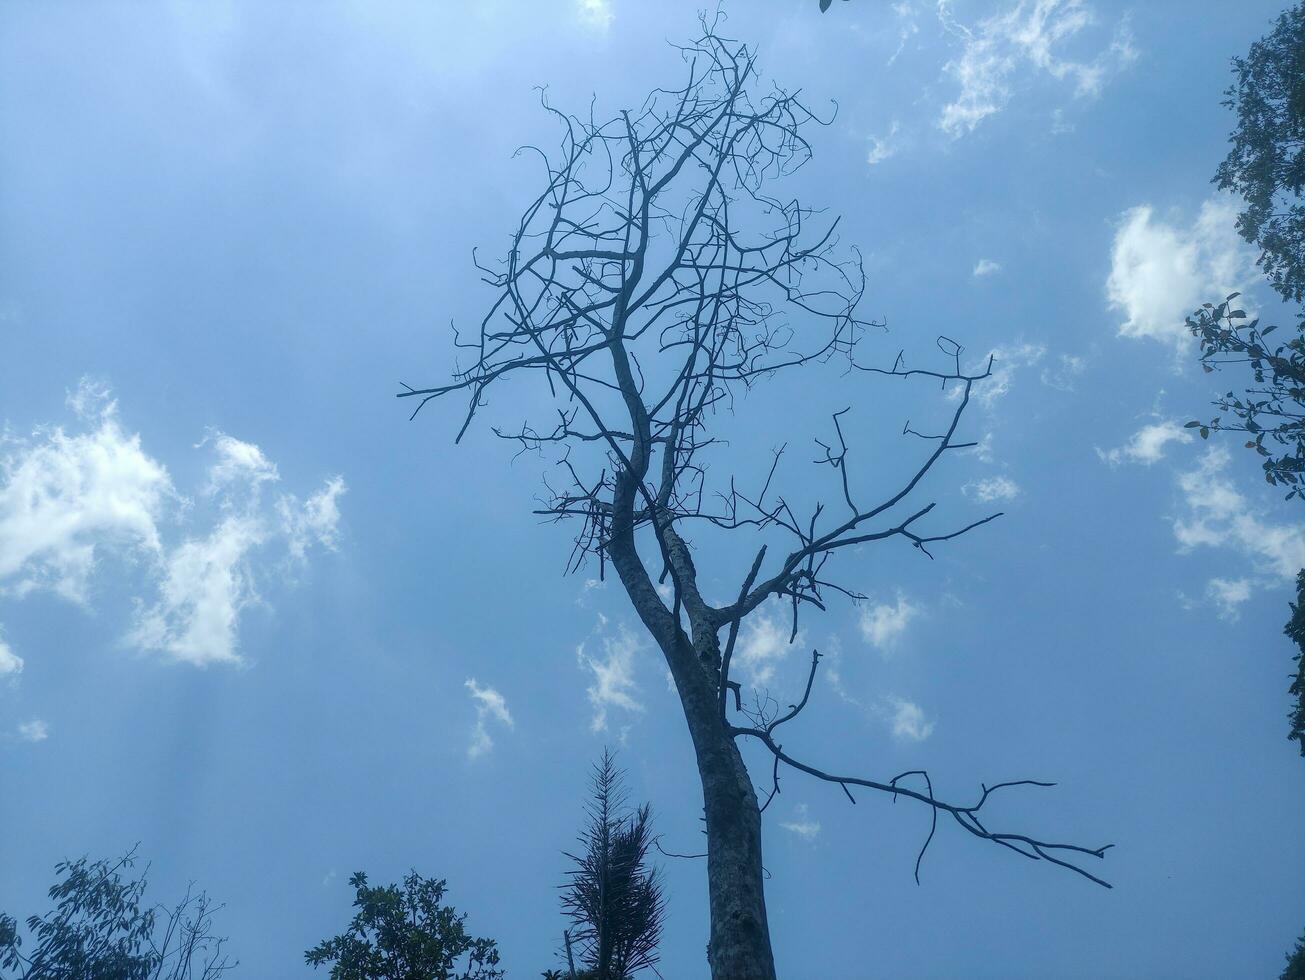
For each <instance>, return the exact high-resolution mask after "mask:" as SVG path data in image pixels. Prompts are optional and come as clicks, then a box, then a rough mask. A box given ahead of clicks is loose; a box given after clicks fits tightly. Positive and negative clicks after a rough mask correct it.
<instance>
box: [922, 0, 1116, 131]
mask: <svg viewBox="0 0 1305 980" xmlns="http://www.w3.org/2000/svg"><path fill="white" fill-rule="evenodd" d="M938 16H939V19H940V20H941V21H942V24H943V27H944V28H945V29H946V30H947V31H948V32H949V33H950V34H951V35H952V36H953V37H955V38H957V39H958V41H959V42H960V45H961V52H960V54H959V55H958V56H957V57H956V58H953V59H952V60H951V61H949V62H948V63H947V65H946V66H945V68H944V72H945V73H946V74H947V75H949V76H950V77H951V78H952V80H953V81H954V82H955V83H956V85H957V87H958V89H959V91H958V92H957V94H956V97H955V99H953V100H952V101H951V102H949V103H947V104H946V105H945V106H943V110H942V114H941V116H940V117H939V119H938V126H939V128H941V129H942V130H943V131H944V132H945V133H947V134H949V135H950V136H952V137H953V138H958V137H960V136H963V135H964V134H966V133H970V132H973V131H974V129H975V128H976V127H977V126H978V125H979V124H980V123H982V122H983V120H985V119H987V118H988V117H990V116H992V115H995V114H996V113H998V112H1000V111H1001V110H1002V109H1003V108H1005V107H1006V105H1007V103H1008V102H1009V101H1010V99H1011V96H1012V92H1013V86H1014V80H1015V79H1016V78H1017V77H1018V76H1019V75H1021V74H1038V73H1045V74H1046V75H1049V76H1050V77H1052V78H1053V79H1056V80H1058V81H1068V82H1070V83H1072V84H1073V94H1074V96H1075V97H1076V98H1090V97H1094V96H1096V95H1098V94H1100V92H1101V89H1102V87H1103V86H1104V84H1105V82H1106V80H1107V79H1108V78H1109V77H1110V76H1111V75H1113V74H1114V73H1116V72H1117V71H1119V70H1120V69H1121V68H1122V67H1124V66H1125V65H1127V64H1128V63H1130V62H1131V61H1132V60H1133V59H1134V58H1135V57H1136V51H1135V50H1134V48H1133V45H1132V37H1131V33H1130V31H1129V28H1128V22H1127V20H1124V21H1121V22H1120V23H1119V24H1118V25H1117V26H1116V28H1115V32H1114V37H1113V39H1112V40H1111V42H1110V44H1109V45H1108V46H1107V47H1105V48H1104V49H1102V50H1100V51H1099V52H1098V53H1097V54H1096V55H1094V56H1093V57H1092V58H1091V59H1090V60H1087V61H1079V60H1075V59H1073V58H1068V57H1065V56H1063V55H1062V54H1061V53H1060V52H1061V50H1062V49H1063V48H1064V47H1065V45H1066V44H1068V43H1069V42H1070V41H1071V40H1072V39H1073V38H1074V37H1075V36H1076V35H1078V34H1080V32H1082V31H1084V29H1086V28H1088V27H1090V26H1092V25H1093V24H1094V23H1095V22H1096V14H1095V11H1094V10H1093V8H1092V7H1091V6H1089V5H1088V4H1087V3H1085V2H1083V0H1019V2H1018V3H1016V4H1014V5H1013V6H1012V7H1010V8H1009V9H1007V10H1006V11H1005V12H1004V13H999V14H996V15H994V16H992V17H989V18H987V19H986V20H983V21H981V22H979V24H977V25H976V26H975V27H973V28H970V27H966V26H965V25H963V24H961V23H960V22H959V21H958V20H957V19H956V18H955V16H954V15H953V14H952V11H951V4H950V3H949V2H948V0H939V3H938Z"/></svg>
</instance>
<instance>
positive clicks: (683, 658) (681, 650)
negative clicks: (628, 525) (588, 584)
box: [610, 541, 775, 980]
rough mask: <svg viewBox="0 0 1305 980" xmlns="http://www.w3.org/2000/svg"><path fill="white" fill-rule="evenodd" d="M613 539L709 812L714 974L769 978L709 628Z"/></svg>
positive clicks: (750, 796)
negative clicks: (674, 612) (675, 614)
mask: <svg viewBox="0 0 1305 980" xmlns="http://www.w3.org/2000/svg"><path fill="white" fill-rule="evenodd" d="M622 543H628V545H632V544H633V542H632V541H628V542H616V544H617V546H616V547H614V548H612V550H611V552H610V553H611V555H612V564H613V566H614V567H615V568H616V571H617V574H618V575H619V576H620V577H621V581H622V584H624V585H625V587H626V592H627V593H628V594H629V596H630V599H631V601H632V602H633V603H634V607H635V611H636V612H637V613H638V614H639V618H640V619H641V620H642V621H643V624H644V625H645V626H646V627H647V628H648V631H649V632H650V633H651V634H652V636H653V638H654V639H655V640H656V641H657V645H658V646H659V647H660V648H661V651H662V653H663V654H664V655H665V657H666V663H667V665H668V666H669V667H670V671H671V676H672V677H673V678H674V680H675V686H676V689H677V691H678V693H679V696H680V703H681V705H682V706H683V708H684V718H685V721H686V722H687V723H688V726H689V735H690V737H691V738H692V739H693V749H694V754H695V756H696V757H697V763H698V776H699V779H700V780H701V782H702V799H703V807H704V809H705V811H706V818H707V889H708V895H709V900H710V908H711V939H710V945H709V946H708V951H707V958H708V961H709V962H710V964H711V976H712V980H775V960H774V956H773V955H772V953H771V949H770V927H769V925H768V923H767V919H766V897H765V890H764V886H763V882H762V870H761V812H760V809H759V808H758V805H757V794H756V792H755V790H754V789H753V787H752V780H751V778H750V777H749V776H748V770H747V767H746V766H744V764H743V757H742V756H741V755H740V754H739V750H738V746H737V745H735V743H734V739H733V738H731V737H730V735H729V733H728V732H727V731H726V730H725V727H724V725H723V724H722V721H721V717H720V702H719V700H718V694H717V688H716V682H715V680H714V679H713V672H712V669H711V668H712V664H711V663H710V662H708V663H704V660H707V661H710V659H711V654H712V653H713V652H714V651H715V649H716V639H715V630H714V628H712V627H710V626H701V625H700V626H699V628H697V629H695V630H694V633H695V635H696V639H697V641H698V643H697V645H698V646H701V647H703V655H702V656H701V657H700V655H699V653H698V652H697V651H695V649H694V646H695V644H694V642H693V641H692V640H690V639H689V637H688V636H687V635H686V634H685V632H684V630H683V629H682V628H681V627H680V625H679V624H678V623H676V622H675V621H674V620H673V618H672V617H671V616H670V614H669V613H668V612H667V611H666V607H665V606H664V605H663V604H662V602H661V599H660V598H659V597H658V595H657V593H656V590H655V589H654V588H653V586H652V582H651V581H650V580H649V579H648V576H647V573H646V571H645V570H644V568H643V565H642V563H640V562H639V561H638V558H637V556H636V555H635V553H634V550H633V548H632V547H628V548H623V547H620V544H622Z"/></svg>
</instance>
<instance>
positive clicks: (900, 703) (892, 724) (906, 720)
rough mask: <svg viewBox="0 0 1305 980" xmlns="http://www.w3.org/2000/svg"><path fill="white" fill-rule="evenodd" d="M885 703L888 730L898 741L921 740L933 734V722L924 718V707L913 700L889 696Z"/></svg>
mask: <svg viewBox="0 0 1305 980" xmlns="http://www.w3.org/2000/svg"><path fill="white" fill-rule="evenodd" d="M885 705H886V707H885V714H886V717H887V719H888V727H889V731H890V732H892V736H893V738H895V739H897V740H898V741H899V742H923V741H924V740H925V739H926V738H928V737H929V736H930V735H932V734H933V729H934V723H933V722H932V721H929V720H928V719H926V718H925V716H924V709H922V708H921V707H920V706H919V705H918V704H916V703H915V702H914V701H907V700H905V699H903V698H897V697H889V698H886V699H885Z"/></svg>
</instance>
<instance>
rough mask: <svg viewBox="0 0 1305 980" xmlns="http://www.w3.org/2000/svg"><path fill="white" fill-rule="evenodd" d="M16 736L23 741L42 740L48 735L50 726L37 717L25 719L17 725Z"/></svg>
mask: <svg viewBox="0 0 1305 980" xmlns="http://www.w3.org/2000/svg"><path fill="white" fill-rule="evenodd" d="M18 737H19V738H21V739H22V740H23V741H24V742H44V741H45V740H46V739H47V738H49V737H50V726H49V725H47V724H46V723H45V722H43V721H41V720H40V719H39V718H34V719H32V720H31V721H25V722H23V723H22V724H21V725H19V726H18Z"/></svg>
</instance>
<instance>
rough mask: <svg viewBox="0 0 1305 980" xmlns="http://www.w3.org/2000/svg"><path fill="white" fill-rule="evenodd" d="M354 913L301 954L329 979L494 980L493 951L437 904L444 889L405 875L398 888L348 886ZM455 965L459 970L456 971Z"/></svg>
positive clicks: (360, 876) (358, 877)
mask: <svg viewBox="0 0 1305 980" xmlns="http://www.w3.org/2000/svg"><path fill="white" fill-rule="evenodd" d="M349 884H350V885H351V886H353V889H354V893H355V898H354V903H353V904H354V906H355V907H356V908H357V909H358V912H357V914H356V915H354V917H353V921H352V922H350V923H349V928H348V929H346V930H345V931H344V932H343V933H341V934H340V935H338V936H334V937H332V938H331V939H325V940H323V941H322V942H320V943H318V944H317V945H316V946H314V947H313V948H312V949H310V950H308V951H307V952H305V953H304V959H305V960H306V961H307V962H308V964H309V965H310V966H324V965H326V964H328V963H330V964H332V966H331V980H498V978H500V977H502V976H503V971H502V970H499V969H498V959H499V958H498V946H497V945H496V944H495V942H494V940H492V939H483V938H475V937H472V936H469V935H468V934H467V930H466V919H467V917H466V915H465V914H459V913H458V911H457V910H456V909H454V908H453V906H451V905H444V904H443V901H444V892H445V888H446V884H447V883H446V882H445V881H443V880H435V879H433V878H423V877H422V876H421V875H419V874H418V873H417V872H416V871H412V872H410V873H409V874H408V875H406V876H405V877H404V879H403V884H402V885H401V886H400V885H381V886H373V885H368V884H367V875H365V874H364V873H363V872H361V871H359V872H357V873H355V874H354V875H353V876H352V877H351V878H350V879H349ZM459 964H461V965H459Z"/></svg>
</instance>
